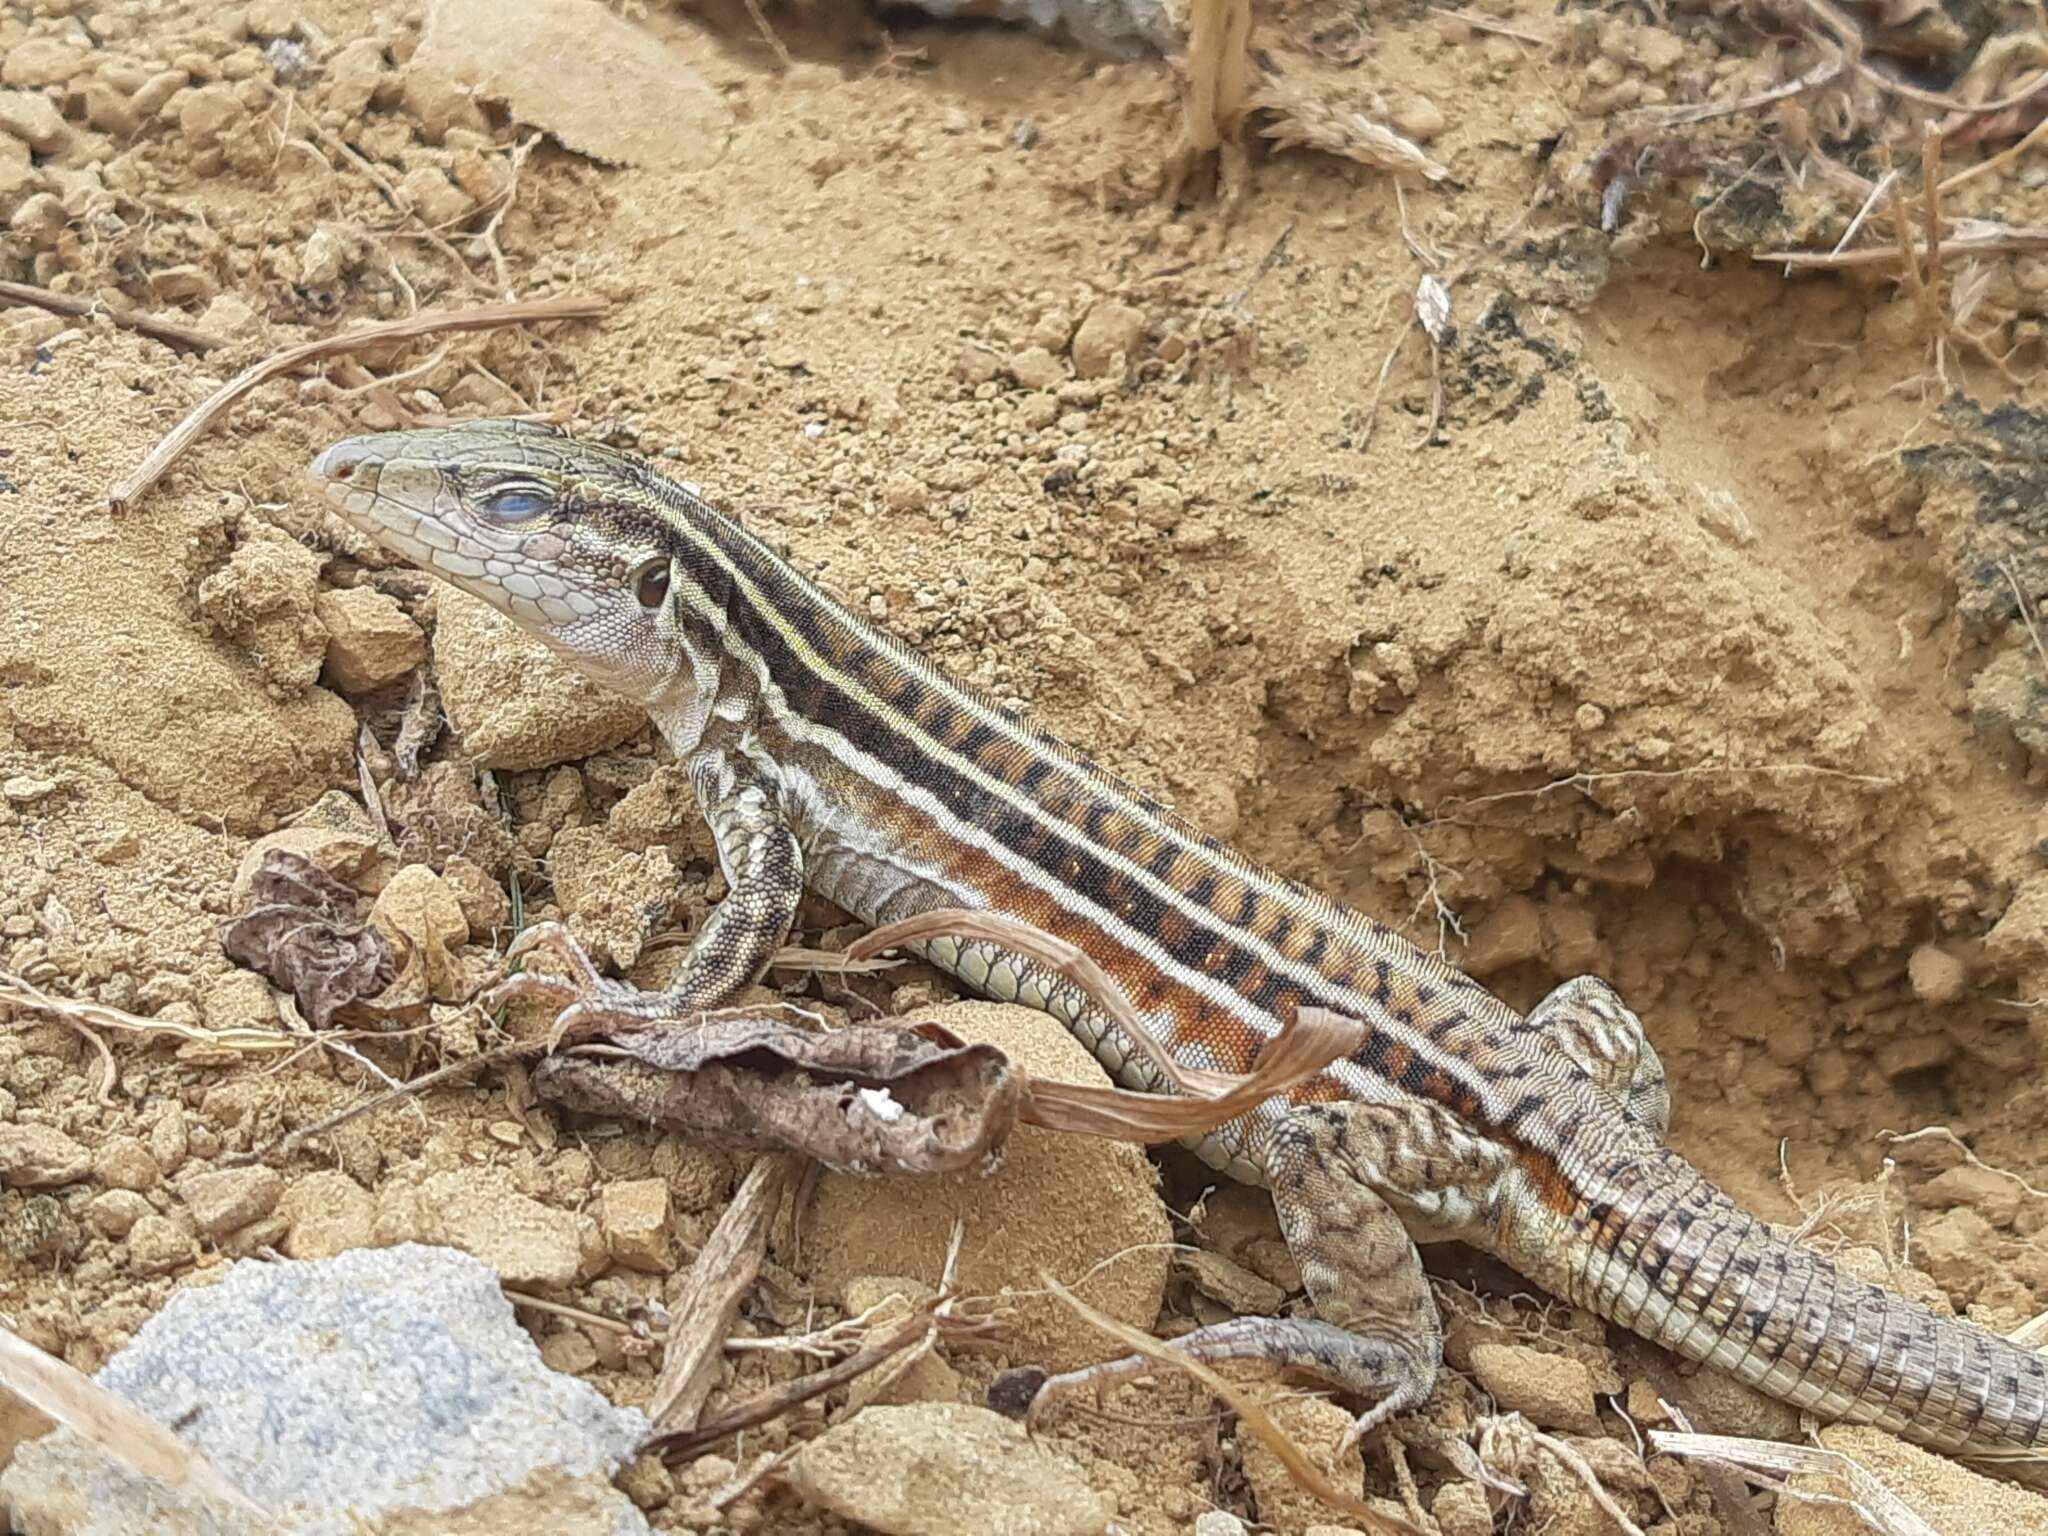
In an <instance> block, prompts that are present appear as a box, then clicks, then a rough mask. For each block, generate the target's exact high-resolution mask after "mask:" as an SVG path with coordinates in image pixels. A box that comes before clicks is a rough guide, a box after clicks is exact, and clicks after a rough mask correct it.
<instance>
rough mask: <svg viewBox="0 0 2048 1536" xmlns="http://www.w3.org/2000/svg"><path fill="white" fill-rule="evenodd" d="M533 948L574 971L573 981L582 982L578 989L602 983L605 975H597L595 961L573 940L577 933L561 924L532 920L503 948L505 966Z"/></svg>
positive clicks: (585, 989) (525, 954)
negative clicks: (532, 922) (530, 923)
mask: <svg viewBox="0 0 2048 1536" xmlns="http://www.w3.org/2000/svg"><path fill="white" fill-rule="evenodd" d="M535 950H544V951H546V952H547V953H548V954H551V955H553V956H554V957H555V958H556V959H557V960H560V961H561V962H562V963H563V964H564V965H566V966H568V967H569V969H570V970H572V971H574V972H575V973H576V980H577V981H578V982H580V983H581V986H580V987H579V988H578V989H577V990H578V991H579V992H594V991H596V990H597V989H598V988H599V987H601V986H603V985H604V977H603V976H601V975H599V974H598V969H597V962H596V961H595V960H592V959H591V958H590V955H589V952H588V951H586V950H585V949H584V947H583V946H582V945H581V944H579V943H577V942H576V936H575V935H574V934H573V933H571V932H570V931H569V930H568V928H567V927H566V926H565V925H564V924H561V923H535V924H534V925H533V926H532V927H531V928H527V929H524V930H522V931H521V932H520V934H519V935H518V937H516V938H515V939H513V941H512V943H511V944H510V946H508V947H507V949H506V950H505V960H504V965H505V966H507V967H510V966H512V965H513V964H515V963H517V962H519V961H522V960H524V959H525V958H526V957H527V956H528V955H530V954H532V953H533V952H534V951H535Z"/></svg>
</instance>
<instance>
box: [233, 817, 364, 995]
mask: <svg viewBox="0 0 2048 1536" xmlns="http://www.w3.org/2000/svg"><path fill="white" fill-rule="evenodd" d="M221 947H222V948H223V949H225V950H226V951H227V953H228V958H229V959H231V960H233V961H235V962H236V963H237V964H239V965H246V966H247V967H249V969H250V970H252V971H255V972H257V973H258V974H259V975H261V976H263V977H265V978H266V979H267V980H268V981H269V982H270V983H271V984H272V985H273V986H276V987H280V988H282V989H283V990H285V991H287V992H289V993H291V995H292V1000H293V1001H294V1002H295V1003H297V1004H298V1008H299V1012H300V1014H301V1015H302V1016H303V1017H304V1018H305V1019H306V1021H307V1022H308V1023H310V1024H311V1025H312V1026H313V1027H314V1028H315V1029H327V1028H330V1027H332V1026H333V1024H334V1022H335V1015H336V1014H337V1013H339V1012H340V1011H341V1010H342V1009H344V1008H346V1007H348V1006H349V1004H351V1003H354V1002H356V1001H358V1000H359V999H362V998H366V997H375V996H376V995H377V994H378V993H380V992H382V991H383V990H384V988H385V987H387V986H389V985H390V983H391V981H392V979H393V978H394V977H395V976H397V974H398V961H397V957H396V956H394V955H393V954H392V952H391V944H390V942H389V941H388V940H387V939H386V938H385V937H384V935H383V934H382V933H380V932H378V931H377V930H376V929H375V928H372V927H370V926H369V925H367V924H365V923H362V922H359V921H358V920H357V918H356V893H355V892H354V891H353V890H352V889H350V888H349V887H348V886H346V885H344V884H342V883H341V881H339V880H337V879H335V878H334V876H332V875H330V874H328V873H327V871H325V870H324V869H322V868H321V867H320V866H319V865H318V864H315V863H314V862H313V861H312V860H311V859H308V858H306V857H304V856H303V855H301V854H297V853H293V852H291V851H290V850H288V849H284V848H272V849H270V850H269V851H268V852H267V853H265V854H264V856H263V861H262V863H261V864H259V865H258V866H257V869H256V871H255V873H254V874H253V875H252V876H251V877H250V880H249V897H248V905H247V906H246V907H245V908H244V909H243V911H242V912H241V913H240V915H238V916H236V917H234V918H231V919H229V921H228V922H227V923H226V924H225V925H224V926H223V928H222V931H221Z"/></svg>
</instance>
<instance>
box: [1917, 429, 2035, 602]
mask: <svg viewBox="0 0 2048 1536" xmlns="http://www.w3.org/2000/svg"><path fill="white" fill-rule="evenodd" d="M1941 416H1942V419H1943V421H1944V423H1945V424H1946V425H1947V426H1948V427H1949V428H1950V430H1951V433H1952V436H1950V437H1949V438H1948V440H1946V441H1944V442H1939V443H1933V444H1929V445H1928V446H1925V447H1920V448H1908V449H1907V450H1906V451H1905V452H1904V453H1902V454H1900V455H1899V462H1900V463H1901V464H1902V465H1903V466H1904V468H1905V470H1906V473H1907V474H1908V475H1909V476H1911V477H1912V478H1913V479H1914V480H1916V481H1920V482H1923V483H1924V485H1925V486H1927V487H1933V486H1958V487H1961V488H1963V489H1964V490H1965V492H1966V493H1968V494H1970V495H1972V496H1973V497H1974V498H1975V512H1976V517H1975V520H1974V521H1973V522H1971V523H1969V524H1966V525H1965V526H1964V527H1963V528H1962V530H1961V535H1960V548H1959V554H1960V556H1961V558H1960V560H1959V561H1958V564H1957V569H1956V573H1955V575H1956V612H1957V613H1958V615H1959V616H1960V617H1961V618H1962V620H1963V622H1964V623H1965V624H1966V625H1968V626H1969V628H1970V629H1971V630H1972V631H1974V632H1976V633H1978V634H1993V633H1996V632H1997V631H1999V630H2001V629H2003V628H2004V627H2005V626H2006V625H2007V624H2010V623H2011V622H2013V621H2014V620H2016V619H2020V618H2022V617H2023V616H2024V614H2025V613H2027V612H2034V611H2038V610H2039V608H2040V606H2041V604H2042V603H2043V602H2044V601H2048V417H2044V416H2043V415H2042V414H2041V413H2040V412H2039V411H2037V410H2031V409H2029V408H2028V407H2026V406H2024V405H2020V404H2017V403H2013V404H2007V405H2001V406H1998V407H1997V408H1995V409H1993V410H1988V411H1987V410H1985V409H1984V408H1983V407H1982V406H1980V405H1978V404H1977V403H1976V402H1975V401H1974V400H1970V399H1968V398H1966V397H1964V396H1961V395H1956V396H1952V397H1951V398H1950V399H1949V400H1947V401H1946V402H1945V403H1944V404H1943V405H1942V408H1941Z"/></svg>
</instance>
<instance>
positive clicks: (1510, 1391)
mask: <svg viewBox="0 0 2048 1536" xmlns="http://www.w3.org/2000/svg"><path fill="white" fill-rule="evenodd" d="M1472 1373H1473V1374H1474V1375H1475V1376H1477V1377H1478V1378H1479V1385H1480V1386H1482V1387H1484V1388H1485V1389H1486V1390H1487V1392H1489V1393H1490V1394H1492V1397H1493V1400H1494V1401H1495V1402H1496V1403H1498V1404H1499V1405H1500V1409H1501V1411H1502V1412H1503V1413H1519V1414H1520V1415H1522V1417H1523V1418H1525V1419H1527V1420H1529V1422H1530V1423H1532V1424H1536V1425H1540V1426H1541V1427H1542V1428H1544V1429H1562V1430H1568V1431H1570V1432H1572V1433H1574V1434H1585V1435H1597V1434H1599V1433H1600V1415H1599V1414H1598V1413H1596V1412H1595V1411H1594V1408H1593V1377H1592V1374H1591V1373H1590V1372H1589V1371H1587V1369H1586V1367H1585V1365H1584V1363H1583V1362H1581V1361H1578V1360H1574V1359H1572V1358H1570V1357H1569V1356H1566V1355H1551V1354H1545V1353H1544V1352H1543V1351H1542V1350H1540V1349H1529V1348H1527V1347H1526V1346H1524V1345H1520V1344H1479V1345H1475V1346H1474V1347H1473V1350H1472Z"/></svg>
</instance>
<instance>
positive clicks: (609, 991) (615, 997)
mask: <svg viewBox="0 0 2048 1536" xmlns="http://www.w3.org/2000/svg"><path fill="white" fill-rule="evenodd" d="M536 951H542V952H545V953H547V954H549V955H552V956H554V957H555V958H556V959H557V960H560V961H561V962H562V963H563V964H565V965H566V966H568V967H569V969H570V970H571V971H572V972H573V973H574V974H573V976H568V977H564V976H553V975H549V974H548V973H546V972H544V971H531V970H518V971H512V970H510V967H512V966H513V965H515V964H519V963H521V962H523V961H525V960H526V959H527V958H528V957H529V956H531V955H533V954H534V953H535V952H536ZM516 998H533V999H536V1000H538V1001H541V1002H546V1003H551V1004H553V1005H554V1006H555V1008H556V1009H557V1010H558V1011H557V1013H556V1014H555V1024H554V1029H553V1031H552V1033H551V1036H550V1039H551V1041H553V1042H556V1043H559V1042H560V1041H561V1040H563V1039H564V1038H566V1037H567V1036H569V1035H587V1034H594V1033H598V1032H600V1031H603V1030H606V1029H641V1028H644V1027H646V1026H647V1025H649V1024H652V1023H656V1022H658V1021H660V1020H662V1019H667V1018H674V1017H676V1016H677V1014H678V1013H680V1012H683V1011H684V1010H683V1009H682V1008H681V1007H680V1005H679V1004H678V1003H677V1001H675V1000H674V999H671V998H670V997H669V995H668V994H666V993H662V992H643V991H641V990H640V989H639V988H638V987H634V986H631V985H628V984H627V983H625V982H622V981H612V980H609V979H607V978H606V977H605V976H603V975H602V974H600V973H599V971H598V969H597V962H596V961H594V960H592V959H591V958H590V954H589V952H588V951H587V950H585V949H584V947H583V946H582V945H581V944H579V943H578V942H577V941H576V936H575V935H574V934H572V933H570V931H569V930H568V929H567V928H566V927H564V926H563V925H562V924H560V923H535V924H534V925H533V926H532V927H531V928H528V929H526V930H525V931H524V932H522V933H521V934H520V935H519V936H518V937H517V938H516V939H514V940H513V941H512V943H511V945H510V946H509V947H508V948H507V949H506V951H505V958H504V961H503V962H502V963H501V965H500V966H499V969H498V977H497V979H496V980H495V981H494V982H492V983H491V985H490V986H489V987H488V988H487V989H486V990H485V991H484V993H483V998H482V1001H483V1005H484V1007H486V1008H490V1009H494V1008H496V1007H498V1006H499V1005H500V1004H501V1003H507V1002H511V1001H513V1000H514V999H516Z"/></svg>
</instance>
